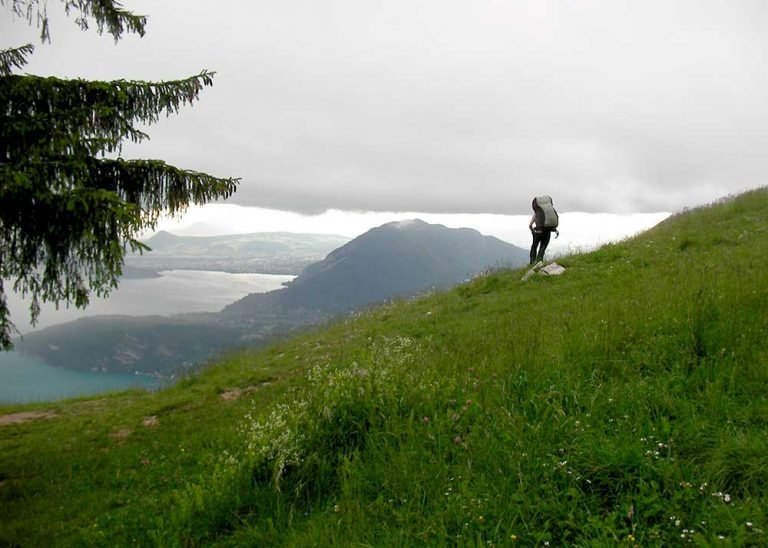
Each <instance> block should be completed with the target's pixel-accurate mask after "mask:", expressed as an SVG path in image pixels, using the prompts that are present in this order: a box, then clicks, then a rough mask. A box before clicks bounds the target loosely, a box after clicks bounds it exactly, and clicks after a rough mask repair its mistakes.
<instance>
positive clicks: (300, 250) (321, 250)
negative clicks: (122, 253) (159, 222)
mask: <svg viewBox="0 0 768 548" xmlns="http://www.w3.org/2000/svg"><path fill="white" fill-rule="evenodd" d="M348 241H349V238H347V237H344V236H337V235H332V234H297V233H290V232H257V233H252V234H230V235H226V236H205V237H200V236H176V235H174V234H171V233H170V232H165V231H160V232H158V233H157V234H155V235H154V236H152V237H151V238H149V239H147V240H145V241H144V243H145V244H147V245H148V246H149V247H150V248H151V251H145V252H144V253H142V254H139V253H132V254H130V255H128V256H127V257H126V265H127V266H129V267H136V268H141V269H145V270H155V271H159V270H174V269H177V270H178V269H181V270H218V271H223V272H256V273H260V274H298V273H299V272H301V271H302V269H304V268H305V267H306V266H307V265H309V264H312V263H314V262H316V261H319V260H320V259H322V258H323V257H325V256H326V255H327V254H328V253H330V252H331V251H333V250H334V249H336V248H337V247H339V246H340V245H343V244H344V243H346V242H348Z"/></svg>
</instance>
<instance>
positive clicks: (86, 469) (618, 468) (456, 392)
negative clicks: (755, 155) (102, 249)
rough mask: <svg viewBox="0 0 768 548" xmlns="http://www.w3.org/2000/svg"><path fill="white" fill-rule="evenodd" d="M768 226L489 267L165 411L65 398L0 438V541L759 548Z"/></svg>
mask: <svg viewBox="0 0 768 548" xmlns="http://www.w3.org/2000/svg"><path fill="white" fill-rule="evenodd" d="M767 214H768V198H767V197H766V192H765V191H764V190H761V191H758V192H753V193H749V194H747V195H744V196H741V197H738V198H737V199H735V200H733V201H729V202H726V203H722V204H717V205H715V206H712V207H708V208H703V209H701V210H698V211H695V212H692V213H689V214H685V215H679V216H677V217H675V218H672V219H670V220H669V221H667V222H665V223H663V224H662V225H660V226H659V227H657V228H656V229H654V230H652V231H649V232H648V233H646V234H644V235H643V236H641V237H639V238H636V239H633V240H629V241H627V242H623V243H620V244H615V245H609V246H605V247H603V248H601V249H600V250H599V251H597V252H594V253H590V254H586V255H579V256H573V257H568V258H564V259H563V260H562V261H561V262H562V264H564V265H565V266H566V267H567V268H568V272H567V273H566V275H564V276H562V277H560V278H556V279H554V278H553V279H546V278H536V279H534V280H532V281H530V282H528V283H525V284H523V283H521V282H520V281H519V278H520V275H521V271H506V272H497V273H494V274H491V275H489V276H486V277H483V278H480V279H477V280H475V281H473V282H472V283H469V284H466V285H464V286H461V287H460V288H458V289H456V290H455V291H451V292H447V293H441V294H436V295H433V296H430V297H427V298H424V299H420V300H418V301H414V302H410V303H403V304H396V305H392V306H387V307H383V308H381V309H377V310H375V311H373V312H369V313H366V314H362V315H360V317H359V318H357V319H356V320H355V321H352V322H346V323H340V324H338V325H335V326H332V327H330V328H329V329H327V330H324V331H319V332H316V333H309V334H306V335H303V336H302V337H299V338H297V339H295V340H293V341H288V342H286V343H284V344H281V345H278V346H276V347H274V348H271V349H270V350H268V351H266V352H264V353H260V354H256V355H251V354H245V355H239V356H237V357H233V358H232V359H231V360H230V362H229V363H228V364H222V365H221V366H219V367H217V368H214V369H213V370H211V371H208V372H206V373H205V374H203V375H201V376H200V377H199V378H197V379H194V380H193V381H190V382H189V383H188V384H186V385H184V386H180V387H177V388H174V389H172V390H170V391H167V392H164V393H162V394H159V395H136V394H133V395H127V396H117V397H114V398H110V399H109V400H107V402H106V403H107V404H108V405H105V406H104V407H103V408H102V409H106V411H104V410H102V411H98V412H96V411H93V412H86V411H85V410H84V409H85V408H86V407H87V406H88V405H91V406H93V405H95V404H85V402H78V403H74V404H61V406H58V405H57V407H58V410H59V413H60V415H62V418H61V419H60V420H52V421H46V422H40V423H33V424H27V425H23V426H15V427H7V428H6V429H3V430H0V474H2V477H0V481H3V482H4V484H3V485H2V486H0V513H2V515H3V517H4V519H3V520H2V525H0V541H3V540H4V541H6V542H8V543H14V542H19V543H21V542H23V541H26V542H28V543H29V544H30V545H32V544H39V543H40V542H43V541H49V542H50V540H51V539H57V540H58V541H59V542H60V543H61V544H63V545H66V544H72V543H85V544H93V545H96V544H99V543H104V542H111V543H113V544H114V543H116V544H128V543H131V542H132V541H134V542H138V543H141V544H149V543H156V544H165V545H173V544H181V543H185V542H186V543H192V544H195V543H200V544H211V543H217V542H218V543H221V544H224V545H242V544H256V545H258V544H262V545H264V544H272V545H279V544H283V545H308V544H314V543H319V544H320V545H326V544H337V545H346V544H352V543H368V544H371V545H403V546H405V545H413V544H422V543H428V544H433V545H445V544H458V545H472V544H477V545H479V544H486V545H487V544H488V543H493V544H496V545H506V544H509V543H510V542H512V541H515V540H516V541H519V542H522V543H524V544H526V545H536V544H542V543H544V542H545V541H549V542H551V543H553V544H556V543H557V544H560V543H568V544H572V543H577V544H578V543H585V544H586V543H608V544H615V543H618V542H624V543H627V544H634V543H640V544H643V545H647V544H652V545H653V544H669V543H678V542H683V541H686V540H692V541H696V542H712V543H718V542H720V541H721V539H720V538H719V537H721V536H722V537H725V538H727V539H728V541H729V542H735V543H738V544H749V543H753V544H760V543H761V542H762V541H763V540H764V539H765V537H764V534H763V533H762V532H761V531H760V530H761V529H763V528H764V527H765V526H766V524H765V523H763V521H764V519H765V515H766V512H765V509H766V495H765V491H766V483H765V481H766V480H765V479H764V478H765V477H766V474H765V472H766V469H767V467H768V465H767V464H766V457H765V455H766V454H767V453H766V451H765V450H766V449H768V448H767V447H765V445H766V442H765V441H763V440H765V439H767V437H766V435H765V434H766V432H765V429H766V422H765V419H764V418H763V417H766V416H768V404H766V396H765V393H764V389H763V387H764V386H765V381H766V378H765V377H766V367H765V366H766V362H767V361H768V360H766V353H765V350H763V344H762V341H764V339H765V335H766V334H767V333H768V325H766V318H765V314H764V312H763V311H764V310H765V309H766V308H765V305H766V304H768V303H767V302H766V295H768V280H766V274H765V273H764V271H763V265H764V261H761V258H762V257H765V252H766V251H768V249H767V248H768V235H766V228H765V226H764V225H765V223H764V219H765V218H766V215H767ZM308 369H311V370H312V373H311V374H310V375H309V377H305V372H306V371H307V370H308ZM265 380H270V381H271V382H272V384H269V385H263V384H261V383H262V382H263V381H265ZM257 385H259V386H260V388H259V389H258V391H256V392H254V395H255V397H254V402H253V403H248V402H247V401H246V399H244V398H241V399H239V400H235V401H234V402H223V401H222V400H221V399H219V398H218V395H219V394H220V393H222V392H224V391H225V389H226V388H228V387H233V386H240V387H247V386H257ZM84 404H85V405H84ZM275 404H280V405H275ZM78 406H80V407H78ZM249 411H250V412H251V414H252V417H253V418H252V419H251V420H249V421H246V423H245V424H244V425H243V420H242V417H243V415H244V414H245V413H246V412H249ZM144 416H157V417H158V418H159V421H160V424H159V425H158V426H157V427H155V428H152V429H144V430H142V429H141V428H139V427H138V426H137V425H139V424H141V419H142V418H143V417H144ZM264 417H269V418H270V419H272V420H271V421H264V420H263V419H264ZM279 421H282V423H280V422H279ZM270 424H272V425H274V424H283V425H284V427H283V428H282V429H277V430H270V426H269V425H270ZM123 429H132V432H133V433H132V434H130V435H128V436H127V437H126V438H124V439H118V438H115V437H110V434H114V433H116V432H120V431H121V430H123ZM265 447H266V448H267V449H265ZM182 449H184V451H182ZM224 451H227V452H228V453H227V454H225V453H224ZM144 461H148V464H144ZM253 471H255V475H254V472H253ZM214 472H215V474H216V477H215V478H213V479H211V474H212V473H214ZM222 479H228V480H230V482H229V483H227V482H226V481H225V482H222V481H219V480H222ZM705 484H706V485H705ZM147 489H149V492H148V493H147V494H144V491H145V490H147ZM726 495H727V500H726ZM6 516H8V518H7V519H6ZM702 522H703V523H702ZM748 524H750V525H748ZM691 531H693V532H691Z"/></svg>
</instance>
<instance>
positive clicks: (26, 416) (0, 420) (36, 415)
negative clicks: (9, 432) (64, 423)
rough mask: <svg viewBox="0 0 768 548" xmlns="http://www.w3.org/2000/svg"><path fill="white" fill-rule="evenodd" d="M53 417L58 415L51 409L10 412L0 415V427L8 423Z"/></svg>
mask: <svg viewBox="0 0 768 548" xmlns="http://www.w3.org/2000/svg"><path fill="white" fill-rule="evenodd" d="M54 417H58V415H57V414H56V413H54V412H53V411H24V412H21V413H10V414H8V415H0V427H1V426H7V425H9V424H21V423H24V422H29V421H34V420H37V419H52V418H54Z"/></svg>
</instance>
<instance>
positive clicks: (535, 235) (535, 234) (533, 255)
mask: <svg viewBox="0 0 768 548" xmlns="http://www.w3.org/2000/svg"><path fill="white" fill-rule="evenodd" d="M531 234H532V235H533V244H532V245H531V264H534V263H535V262H536V248H537V247H538V246H539V240H540V239H541V232H531Z"/></svg>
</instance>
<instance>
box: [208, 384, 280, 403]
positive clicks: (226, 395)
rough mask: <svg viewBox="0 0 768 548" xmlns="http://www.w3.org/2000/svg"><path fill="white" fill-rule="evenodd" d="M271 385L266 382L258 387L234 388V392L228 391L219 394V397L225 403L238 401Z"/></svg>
mask: <svg viewBox="0 0 768 548" xmlns="http://www.w3.org/2000/svg"><path fill="white" fill-rule="evenodd" d="M269 384H272V383H271V382H270V381H264V382H262V383H260V384H259V385H258V386H255V385H251V386H246V387H245V388H233V389H232V390H227V391H226V392H222V393H221V394H219V397H220V398H221V399H222V400H224V401H232V400H236V399H237V398H240V397H241V396H245V395H248V394H251V393H252V392H256V390H258V389H259V388H261V387H262V386H267V385H269Z"/></svg>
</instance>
